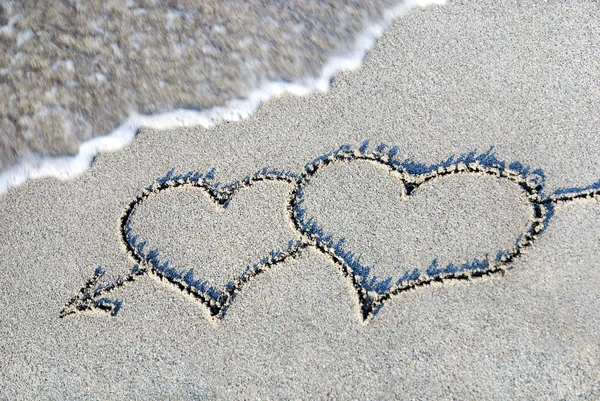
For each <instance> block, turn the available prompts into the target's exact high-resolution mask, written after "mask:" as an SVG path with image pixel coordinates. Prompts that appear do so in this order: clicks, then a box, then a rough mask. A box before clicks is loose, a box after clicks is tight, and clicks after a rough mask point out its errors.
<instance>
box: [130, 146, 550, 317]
mask: <svg viewBox="0 0 600 401" xmlns="http://www.w3.org/2000/svg"><path fill="white" fill-rule="evenodd" d="M396 154H397V149H396V148H393V147H387V146H385V145H381V146H379V147H377V148H374V149H373V148H370V147H369V144H368V142H365V143H364V144H363V145H362V146H361V147H359V148H352V147H350V146H344V147H341V148H340V149H338V150H336V151H334V152H331V153H328V154H326V155H323V156H321V157H319V158H317V159H316V160H314V161H312V162H311V163H309V164H307V165H306V166H305V169H304V171H303V172H302V173H301V174H294V173H291V172H285V171H273V170H267V169H264V170H261V171H259V172H257V173H255V174H253V175H251V176H249V177H246V178H244V179H243V180H241V181H236V182H234V183H231V184H229V185H225V186H223V185H221V184H220V183H217V182H216V180H215V178H214V172H210V173H209V174H206V175H203V174H199V173H188V174H186V175H174V174H173V173H172V172H170V173H169V174H168V175H167V176H165V177H163V178H162V179H160V180H159V181H158V182H157V183H155V184H154V185H153V186H151V187H148V188H146V189H145V190H144V192H143V193H142V194H141V195H140V196H139V197H138V198H137V199H136V200H135V201H134V202H132V203H131V205H130V206H129V208H128V209H127V211H126V213H125V214H124V216H123V218H122V230H123V240H124V242H125V245H126V246H127V248H128V250H129V252H130V254H131V256H132V257H133V258H134V259H135V260H136V262H137V263H138V264H139V265H140V266H142V267H141V269H147V270H148V271H149V272H150V273H153V274H154V275H155V276H157V277H159V278H160V279H162V280H166V281H168V282H170V283H172V284H173V285H175V286H176V287H178V288H179V289H181V290H182V291H184V292H186V293H189V294H191V295H192V296H194V297H195V298H196V299H198V300H200V301H201V302H202V303H203V304H204V305H206V306H207V307H208V310H209V311H210V314H211V315H212V316H216V317H222V316H223V315H224V313H225V311H226V310H227V308H228V307H229V306H230V304H231V301H232V300H233V299H234V298H235V295H236V293H238V292H239V291H240V290H241V289H242V287H244V286H245V285H247V284H248V283H249V282H251V281H252V280H253V279H254V278H255V277H256V276H258V275H259V274H261V273H262V272H264V271H266V270H268V269H271V268H273V267H274V266H276V265H278V264H279V263H281V262H283V261H285V260H287V259H289V258H293V257H295V256H296V255H297V254H298V253H299V252H302V251H303V249H308V248H312V249H315V250H317V251H319V252H321V253H323V254H324V255H326V256H327V257H328V258H329V259H330V260H331V261H332V262H333V264H334V265H335V266H337V267H338V268H339V269H340V270H341V272H342V273H343V275H344V276H345V277H346V278H347V281H348V283H349V285H350V286H351V288H352V289H353V291H354V292H355V293H356V295H357V300H358V305H359V310H360V315H361V316H362V318H363V319H365V320H367V319H370V318H371V317H372V316H374V315H375V314H376V313H377V312H378V310H379V309H380V308H381V307H382V305H383V304H384V303H385V302H386V301H387V300H389V299H390V298H391V297H392V296H394V295H396V294H399V293H401V292H403V291H405V290H408V289H412V288H415V287H417V286H421V285H425V284H429V283H432V282H435V281H444V280H448V279H453V278H454V279H460V278H472V277H477V276H482V275H489V274H492V273H495V272H500V271H504V269H506V267H507V265H508V264H509V263H510V262H511V261H512V260H513V259H514V258H516V257H518V256H519V255H520V253H521V250H522V249H523V248H524V247H526V246H528V245H529V244H531V242H532V241H533V240H534V239H535V236H536V235H538V234H539V233H540V232H541V231H543V229H544V228H545V225H546V223H547V220H548V218H549V216H550V214H551V212H552V211H551V209H550V206H549V205H548V203H547V202H545V201H544V199H543V197H542V195H541V191H542V179H543V174H542V173H541V172H540V171H530V169H528V168H524V167H523V166H521V165H520V164H518V163H513V164H510V165H506V163H504V162H501V161H499V160H497V159H496V158H495V156H494V154H493V152H492V150H490V151H488V152H487V153H484V154H479V155H477V154H475V153H474V152H473V153H470V154H466V155H463V156H461V157H458V158H450V159H448V160H446V161H444V162H442V163H439V164H436V165H424V164H418V163H414V162H409V161H399V160H397V157H396ZM198 191H199V192H198ZM199 194H202V195H203V196H198V195H199ZM204 195H206V196H204ZM138 271H140V270H138ZM297 274H299V275H302V274H303V272H301V271H299V272H297Z"/></svg>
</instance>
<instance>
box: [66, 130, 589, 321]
mask: <svg viewBox="0 0 600 401" xmlns="http://www.w3.org/2000/svg"><path fill="white" fill-rule="evenodd" d="M397 152H398V148H397V147H389V146H387V145H385V144H382V145H379V146H377V147H376V148H375V149H372V148H371V147H370V146H369V142H368V141H365V142H364V143H363V144H362V145H361V146H360V147H352V146H350V145H345V146H342V147H340V148H339V149H337V150H335V151H332V152H330V153H327V154H325V155H322V156H320V157H318V158H316V159H315V160H313V161H312V162H310V163H308V164H307V165H306V166H305V168H304V171H303V172H301V173H300V174H295V173H293V172H289V171H277V170H268V169H266V168H265V169H262V170H260V171H258V172H256V173H254V174H253V175H250V176H247V177H245V178H244V179H242V180H240V181H235V182H233V183H230V184H228V185H224V186H221V184H220V183H219V182H216V181H215V177H214V170H211V171H210V172H208V173H207V174H202V173H199V172H190V173H187V174H185V175H175V174H173V170H171V171H170V172H169V173H168V174H167V175H166V176H164V177H162V178H160V179H158V180H157V182H155V183H154V184H152V185H151V186H149V187H146V188H145V189H143V190H142V192H141V193H140V194H139V195H138V196H137V197H136V198H135V199H134V200H132V201H131V202H130V204H129V205H128V206H127V208H126V209H125V211H124V213H123V215H122V216H121V219H120V230H121V239H122V242H123V244H124V246H125V248H126V249H127V252H128V254H129V256H130V257H131V259H133V261H134V262H135V264H134V266H133V267H132V268H131V270H130V271H129V273H127V274H125V275H122V276H119V277H118V278H116V279H115V280H114V281H112V282H109V283H102V284H101V283H100V281H101V279H102V278H103V277H104V275H105V273H106V271H105V270H104V269H103V268H102V267H101V266H99V267H98V268H96V270H95V272H94V274H93V276H92V277H91V278H90V279H89V280H88V281H87V282H86V283H85V284H84V286H83V287H82V288H81V289H80V290H79V292H78V293H77V295H75V296H74V297H73V298H71V299H70V300H69V301H68V302H67V303H66V305H65V306H64V307H63V309H62V310H61V311H60V317H65V316H67V315H70V314H75V313H78V312H83V311H88V310H94V309H95V310H102V311H106V312H109V313H111V314H112V315H113V316H114V315H117V313H118V311H119V310H120V308H121V307H122V304H123V303H122V301H121V300H115V299H111V298H108V297H107V295H108V294H109V293H110V292H112V291H113V290H115V289H117V288H119V287H122V286H124V285H125V284H127V283H131V282H134V281H135V280H137V279H139V278H141V277H142V276H145V275H154V276H155V277H157V278H159V279H160V280H161V281H164V282H167V283H169V284H171V285H173V286H175V287H176V288H178V289H179V290H181V291H182V292H184V293H187V294H189V295H191V296H192V297H193V298H194V299H196V300H197V301H199V302H200V304H202V305H203V306H204V307H206V310H207V312H208V315H209V316H210V317H211V318H213V319H221V318H223V317H224V316H225V314H226V312H227V309H228V308H229V307H230V305H231V303H232V301H233V300H234V299H235V297H236V294H237V293H239V292H240V291H241V290H242V288H243V287H244V286H245V285H246V284H248V283H249V282H250V281H252V280H253V279H254V278H255V277H257V276H259V275H260V274H261V273H263V272H265V271H268V270H269V269H271V268H273V267H274V266H276V265H278V264H280V263H282V262H285V261H287V260H289V259H293V258H294V257H296V256H297V255H298V254H299V253H300V252H302V250H304V249H307V248H309V247H310V248H313V249H316V250H318V251H319V252H321V253H323V254H324V255H326V256H328V257H329V259H330V260H331V261H332V262H333V263H334V264H335V265H337V266H338V268H339V269H340V271H341V273H342V274H343V276H345V277H346V278H347V279H348V281H349V283H350V284H351V287H352V288H353V291H354V293H355V294H356V296H357V299H358V304H359V308H360V317H361V320H363V321H364V322H367V321H369V320H370V319H372V318H373V316H375V315H376V314H377V312H378V311H379V310H380V309H381V308H382V306H383V305H384V304H385V303H386V302H387V301H388V300H390V299H391V298H392V297H394V296H395V295H398V294H400V293H402V292H404V291H407V290H410V289H415V288H417V287H421V286H425V285H428V284H431V283H433V282H442V281H445V280H450V279H463V280H465V279H466V280H469V279H473V278H477V277H482V276H488V275H492V274H495V273H501V274H503V273H504V272H505V271H506V270H507V269H509V268H510V266H511V263H512V262H513V261H514V260H515V259H517V258H518V257H519V256H520V255H521V254H522V251H523V249H524V248H526V247H529V246H530V245H532V243H533V242H534V241H535V240H536V238H537V237H538V236H539V235H541V234H542V233H543V232H544V230H545V229H546V227H547V226H548V224H549V222H550V220H551V219H552V216H553V215H554V209H555V205H557V204H564V203H571V202H574V201H576V200H582V199H593V198H595V199H598V198H600V180H599V181H597V182H596V183H594V184H592V185H590V186H587V187H581V188H568V189H559V190H558V191H556V192H554V193H553V194H551V195H547V196H546V195H544V193H543V189H544V186H543V181H544V174H543V171H541V170H539V169H538V170H532V169H531V168H529V167H525V166H523V165H522V164H520V163H518V162H515V163H510V164H507V163H506V162H503V161H500V160H498V159H497V158H496V157H495V155H494V153H493V149H490V150H488V152H486V153H483V154H476V153H475V152H471V153H468V154H464V155H462V156H459V157H457V158H454V157H451V158H449V159H448V160H446V161H444V162H441V163H438V164H435V165H425V164H419V163H415V162H412V161H407V160H405V161H400V160H397V159H396V154H397ZM355 161H369V162H372V163H375V164H377V165H379V166H381V167H383V168H385V169H387V170H388V171H389V172H390V173H392V174H395V175H396V176H397V177H399V179H400V181H401V183H402V185H404V193H405V195H406V196H411V194H412V193H413V192H414V191H415V190H416V189H417V188H419V186H421V185H422V184H424V183H426V182H428V181H431V180H435V179H440V178H443V177H445V176H450V175H456V174H470V175H480V176H481V175H484V176H493V177H496V178H498V179H503V180H508V181H509V182H512V183H514V184H515V185H517V186H518V187H519V188H520V190H521V191H523V192H524V194H525V196H526V199H527V201H528V203H529V206H530V207H531V210H532V213H531V217H530V219H529V221H528V222H527V224H526V228H525V230H524V231H523V232H521V233H520V234H519V235H518V236H517V238H516V240H515V243H514V246H513V247H512V248H510V249H501V250H498V251H497V253H496V255H494V257H492V258H490V257H488V255H487V254H486V256H485V257H484V258H482V259H481V260H479V259H474V260H470V261H463V262H460V263H457V262H458V261H457V262H454V263H449V264H448V265H446V266H439V265H438V264H437V262H436V261H435V260H434V261H433V262H432V263H431V265H430V266H429V267H428V268H426V269H418V268H414V269H408V270H405V271H403V272H401V275H400V277H399V278H397V279H392V278H385V279H384V280H378V278H377V277H376V276H373V275H371V274H370V272H371V267H373V266H365V265H363V264H362V263H361V262H360V257H357V256H356V255H355V254H354V253H353V252H352V251H350V250H347V249H345V247H344V238H341V239H339V240H337V241H335V240H334V239H333V238H332V237H331V236H330V235H327V234H326V233H325V232H324V230H323V228H322V227H320V226H319V224H318V223H317V221H316V219H314V218H312V217H311V218H307V213H306V210H305V209H304V208H303V203H304V197H305V188H306V187H307V186H308V185H310V182H311V179H313V177H314V176H315V175H316V174H317V173H318V172H320V171H322V170H324V169H326V168H327V167H329V166H333V165H336V164H339V163H352V162H355ZM260 181H282V182H284V183H287V184H288V185H289V198H288V203H287V214H288V216H289V220H290V223H291V225H292V227H293V228H294V230H295V231H296V232H297V233H298V234H299V235H300V239H299V240H292V241H290V242H289V243H288V246H287V248H286V249H284V250H280V251H271V252H270V253H269V254H268V255H266V256H265V257H263V258H262V259H260V260H259V261H258V262H257V263H255V264H253V265H250V266H248V267H247V268H246V269H245V271H244V272H243V273H242V274H240V275H239V276H237V277H235V278H234V279H233V280H231V281H229V282H228V283H227V284H225V285H224V286H222V287H218V286H215V285H213V284H212V283H209V282H208V281H206V280H203V279H197V278H196V277H195V275H194V271H193V269H189V270H188V271H187V272H181V271H179V270H177V269H174V268H172V267H170V266H169V261H168V260H167V261H161V260H160V257H159V256H160V253H159V250H158V249H150V250H149V249H146V248H147V242H146V241H143V240H141V239H140V237H139V235H136V234H135V233H133V229H132V224H131V219H132V216H133V214H134V212H135V209H136V207H138V206H139V205H140V204H141V203H142V202H144V201H145V200H146V199H148V197H150V196H152V195H154V194H158V193H160V192H162V191H164V190H167V189H178V188H196V189H199V190H202V191H205V192H206V194H208V196H209V198H210V199H211V200H212V202H214V204H215V205H216V206H217V207H222V208H227V207H228V205H229V203H230V201H231V199H233V198H234V196H235V194H236V193H237V192H238V191H239V190H240V189H242V188H247V187H251V186H252V185H254V184H255V183H257V182H260Z"/></svg>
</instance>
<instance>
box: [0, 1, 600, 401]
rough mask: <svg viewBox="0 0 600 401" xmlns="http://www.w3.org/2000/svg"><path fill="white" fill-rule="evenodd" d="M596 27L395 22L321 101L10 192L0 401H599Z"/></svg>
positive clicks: (162, 140) (445, 19) (161, 135)
mask: <svg viewBox="0 0 600 401" xmlns="http://www.w3.org/2000/svg"><path fill="white" fill-rule="evenodd" d="M599 15H600V9H599V4H598V2H589V1H574V2H569V3H563V2H544V3H539V2H525V3H523V2H520V1H519V2H517V1H515V2H513V1H509V0H506V1H504V0H503V1H499V2H497V1H496V2H495V1H484V2H477V3H473V2H459V1H454V2H450V3H449V4H448V5H446V6H443V7H433V8H427V9H414V10H412V11H411V12H410V13H409V14H407V15H405V16H404V17H401V18H398V19H397V20H396V21H395V24H394V26H393V27H392V28H391V29H390V30H389V31H387V32H386V33H385V34H384V36H383V37H382V38H381V39H380V40H379V41H378V42H377V44H376V45H375V47H374V48H373V49H372V50H371V51H370V52H369V54H368V56H367V58H366V60H365V64H364V65H363V67H362V68H361V69H359V70H357V71H355V72H349V73H343V74H340V75H338V76H337V77H336V79H335V81H334V82H333V84H332V88H331V90H330V91H329V92H327V93H316V94H313V95H310V96H306V97H295V96H286V97H281V98H277V99H274V100H272V101H270V102H268V103H266V104H264V105H263V106H262V107H261V108H260V109H259V110H258V111H257V112H256V113H255V114H254V115H253V116H251V117H250V118H248V119H246V120H243V121H240V122H231V123H224V124H222V125H219V126H217V127H215V128H213V129H205V128H201V127H197V128H187V129H171V130H151V129H142V130H141V131H140V133H139V135H138V136H137V137H136V139H135V140H134V141H133V143H132V144H131V145H130V146H129V147H127V148H125V149H123V150H121V151H119V152H115V153H104V154H101V155H99V156H98V157H97V158H96V160H95V161H94V164H93V165H92V167H91V168H90V170H89V171H87V172H86V173H85V174H84V175H82V176H81V177H80V178H77V179H74V180H71V181H60V180H55V179H44V180H33V181H29V182H27V183H26V184H24V185H22V186H20V187H17V188H13V189H12V190H11V191H10V192H9V193H8V194H7V195H5V196H3V197H0V211H2V213H0V232H2V241H0V307H1V308H2V314H1V315H0V354H1V356H2V358H0V398H5V399H61V398H69V399H71V398H74V399H122V398H127V399H165V398H169V397H170V398H172V399H258V398H260V399H265V398H266V399H289V398H302V399H312V398H316V399H326V398H333V399H354V398H359V399H364V398H368V399H540V400H545V399H568V400H572V399H586V400H587V399H598V398H600V312H599V311H600V204H599V203H598V199H599V197H600V185H599V184H598V182H599V180H600V153H599V152H600V151H599V149H600V131H599V127H600V86H599V81H598V76H599V74H600V64H599V63H598V58H597V55H598V54H599V53H600V52H599V50H600V18H599V17H598V16H599ZM367 140H368V141H369V142H368V144H367V143H365V141H367ZM380 144H385V146H380ZM345 145H348V146H345ZM213 169H214V170H213ZM155 250H156V251H157V252H158V254H157V253H156V252H153V251H155ZM157 255H158V256H157ZM434 260H436V261H437V263H432V262H433V261H434ZM167 261H169V264H166V262H167ZM98 266H101V267H102V269H98ZM190 269H193V274H189V272H190ZM86 282H87V286H86ZM115 283H117V284H115ZM82 286H83V287H84V289H83V292H82V293H79V294H78V291H79V290H80V288H82ZM73 297H75V298H73ZM69 300H72V302H71V303H70V304H69ZM61 311H62V312H63V317H62V318H61V317H59V315H60V314H61ZM113 315H116V316H113Z"/></svg>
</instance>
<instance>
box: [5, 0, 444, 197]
mask: <svg viewBox="0 0 600 401" xmlns="http://www.w3.org/2000/svg"><path fill="white" fill-rule="evenodd" d="M445 2H446V1H445V0H408V1H405V2H404V3H403V4H401V5H399V6H397V7H395V8H393V9H390V10H388V11H387V12H386V13H385V15H384V17H383V19H382V20H381V21H379V22H378V23H376V24H373V25H371V26H369V27H367V28H366V29H364V30H363V31H362V32H361V33H360V34H359V35H358V36H357V38H356V40H355V43H354V46H353V47H352V50H351V51H350V52H349V53H348V54H345V55H343V56H336V57H332V58H331V59H330V60H329V61H328V62H327V63H326V64H325V65H324V66H323V69H322V70H321V73H320V74H319V75H318V76H315V77H306V78H303V79H299V80H297V81H295V82H281V81H270V82H266V83H264V84H262V85H261V86H260V87H259V88H257V89H255V90H253V91H252V92H251V93H250V94H248V96H247V97H245V98H238V99H233V100H231V101H229V102H228V103H227V104H225V105H223V106H216V107H212V108H210V109H205V110H200V111H195V110H184V109H177V110H173V111H169V112H166V113H160V114H154V115H141V114H133V115H131V116H130V117H129V118H128V119H127V121H125V122H124V123H123V124H121V126H119V127H118V128H117V129H115V130H114V131H113V132H111V133H109V134H107V135H103V136H99V137H96V138H93V139H91V140H89V141H86V142H84V143H82V144H81V146H80V147H79V152H78V153H77V155H75V156H60V157H48V156H31V157H29V158H26V159H23V160H21V161H20V162H19V163H18V164H16V165H15V166H13V167H10V168H9V169H7V170H5V171H4V172H3V173H2V174H0V195H1V194H4V193H6V192H7V191H8V190H9V189H10V188H13V187H15V186H18V185H21V184H23V183H24V182H25V181H27V180H28V179H35V178H45V177H56V178H59V179H65V180H66V179H70V178H74V177H77V176H79V175H81V174H83V173H84V172H85V171H86V170H87V169H88V168H89V167H90V165H91V164H92V161H93V160H94V157H95V156H96V155H97V154H98V153H100V152H113V151H116V150H119V149H122V148H123V147H125V146H127V145H128V144H129V143H130V142H131V141H132V140H133V138H134V137H135V135H136V133H137V132H138V130H139V129H140V128H141V127H149V128H157V129H164V128H176V127H189V126H198V125H199V126H203V127H206V128H210V127H213V126H215V125H217V124H220V123H223V122H225V121H238V120H241V119H244V118H247V117H248V116H250V115H251V114H252V113H254V111H256V109H258V107H259V106H260V105H261V104H262V103H263V102H265V101H267V100H269V99H271V98H273V97H277V96H281V95H283V94H292V95H297V96H304V95H307V94H309V93H311V92H313V91H321V92H325V91H327V90H328V89H329V85H330V82H331V80H332V78H333V77H334V75H335V74H336V73H338V72H340V71H349V70H355V69H357V68H358V67H360V65H361V64H362V61H363V59H364V56H365V54H366V53H367V51H368V50H369V49H370V48H371V47H372V46H373V45H374V44H375V41H376V40H377V38H379V37H380V36H381V35H382V34H383V32H384V31H385V30H386V29H387V28H388V27H389V26H390V25H391V23H392V22H393V20H394V18H396V17H398V16H400V15H402V14H404V13H405V12H407V11H408V10H409V9H411V8H413V7H415V6H419V7H425V6H428V5H443V4H445Z"/></svg>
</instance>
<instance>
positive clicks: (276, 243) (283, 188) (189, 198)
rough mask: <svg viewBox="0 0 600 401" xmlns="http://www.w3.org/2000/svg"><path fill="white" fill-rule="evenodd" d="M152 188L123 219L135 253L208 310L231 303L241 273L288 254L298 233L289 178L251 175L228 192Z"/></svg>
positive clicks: (207, 188)
mask: <svg viewBox="0 0 600 401" xmlns="http://www.w3.org/2000/svg"><path fill="white" fill-rule="evenodd" d="M167 178H171V179H167V180H166V181H165V185H166V187H165V188H164V189H163V190H160V191H151V192H149V193H148V196H147V197H146V198H144V200H143V202H141V201H140V202H138V203H136V205H135V206H134V207H133V208H132V210H131V213H130V214H129V216H128V220H127V223H126V228H127V230H126V233H125V235H126V236H127V237H128V239H127V241H128V243H129V244H131V245H132V252H133V256H134V257H135V258H137V259H140V260H141V261H142V262H146V264H149V265H150V266H151V269H153V270H154V273H155V274H156V275H157V276H158V277H159V278H162V279H166V280H167V281H170V282H172V283H174V284H175V285H177V286H184V287H183V288H182V289H184V290H185V291H188V292H190V293H194V295H195V296H196V297H197V298H200V299H202V300H204V302H205V303H207V306H209V307H211V308H213V311H216V310H217V309H218V311H219V312H220V311H221V309H222V308H223V307H224V305H226V304H228V303H229V301H230V298H231V296H232V295H233V293H234V292H233V290H234V289H235V288H236V287H237V286H238V285H239V282H240V281H244V279H245V277H246V276H249V275H253V274H255V273H256V269H259V268H264V266H262V265H264V264H265V263H266V262H267V260H265V258H267V259H268V258H271V257H272V256H273V255H280V256H281V255H286V254H289V253H290V252H293V251H294V249H295V248H296V247H297V244H298V242H299V240H300V237H299V235H298V233H297V232H295V231H294V230H293V229H291V227H290V225H289V223H288V221H289V213H288V211H287V207H286V206H287V201H288V192H289V186H290V183H289V182H287V180H281V179H279V178H280V177H274V176H273V177H271V178H272V179H262V180H254V181H251V182H248V183H247V185H242V186H240V187H239V188H236V189H235V190H234V191H232V189H233V188H232V187H229V188H222V189H219V187H214V185H210V186H209V185H207V184H209V181H208V180H204V181H200V182H201V184H205V185H198V184H190V183H188V184H187V185H185V183H186V181H185V180H183V182H182V183H181V184H180V185H177V184H179V183H178V182H177V180H173V179H172V177H167Z"/></svg>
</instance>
